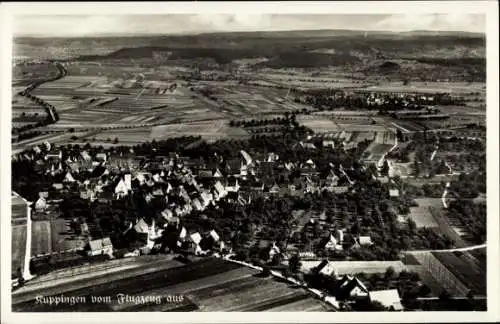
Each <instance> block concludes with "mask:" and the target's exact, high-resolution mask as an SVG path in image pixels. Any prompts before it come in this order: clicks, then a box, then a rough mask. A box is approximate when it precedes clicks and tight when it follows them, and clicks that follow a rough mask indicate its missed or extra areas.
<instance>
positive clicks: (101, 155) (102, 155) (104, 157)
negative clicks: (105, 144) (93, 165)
mask: <svg viewBox="0 0 500 324" xmlns="http://www.w3.org/2000/svg"><path fill="white" fill-rule="evenodd" d="M95 158H96V160H101V161H104V162H106V161H107V159H108V156H107V155H106V153H97V155H96V156H95Z"/></svg>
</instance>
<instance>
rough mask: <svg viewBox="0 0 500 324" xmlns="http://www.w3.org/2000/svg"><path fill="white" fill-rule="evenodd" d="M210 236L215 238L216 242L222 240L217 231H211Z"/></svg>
mask: <svg viewBox="0 0 500 324" xmlns="http://www.w3.org/2000/svg"><path fill="white" fill-rule="evenodd" d="M209 235H210V236H211V237H212V238H213V240H214V241H215V242H218V241H219V240H220V236H219V234H217V232H216V231H215V230H211V231H210V233H209Z"/></svg>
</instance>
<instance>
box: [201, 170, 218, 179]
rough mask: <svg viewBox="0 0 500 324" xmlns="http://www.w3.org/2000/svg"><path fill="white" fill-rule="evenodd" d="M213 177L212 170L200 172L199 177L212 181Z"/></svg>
mask: <svg viewBox="0 0 500 324" xmlns="http://www.w3.org/2000/svg"><path fill="white" fill-rule="evenodd" d="M213 176H214V174H213V173H212V171H210V170H200V171H199V172H198V177H199V178H200V179H211V178H212V177H213Z"/></svg>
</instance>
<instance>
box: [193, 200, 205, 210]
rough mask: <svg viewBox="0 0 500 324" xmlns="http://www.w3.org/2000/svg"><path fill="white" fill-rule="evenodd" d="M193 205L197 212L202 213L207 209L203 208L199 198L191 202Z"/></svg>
mask: <svg viewBox="0 0 500 324" xmlns="http://www.w3.org/2000/svg"><path fill="white" fill-rule="evenodd" d="M191 205H192V206H193V208H194V209H195V210H197V211H202V210H204V209H205V207H204V206H203V204H202V203H201V202H200V200H199V199H198V198H194V199H193V200H192V201H191Z"/></svg>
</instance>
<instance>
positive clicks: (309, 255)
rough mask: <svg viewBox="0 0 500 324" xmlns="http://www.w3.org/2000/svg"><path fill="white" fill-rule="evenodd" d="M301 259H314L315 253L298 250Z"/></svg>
mask: <svg viewBox="0 0 500 324" xmlns="http://www.w3.org/2000/svg"><path fill="white" fill-rule="evenodd" d="M299 257H300V258H301V259H316V257H317V255H316V253H314V252H299Z"/></svg>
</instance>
